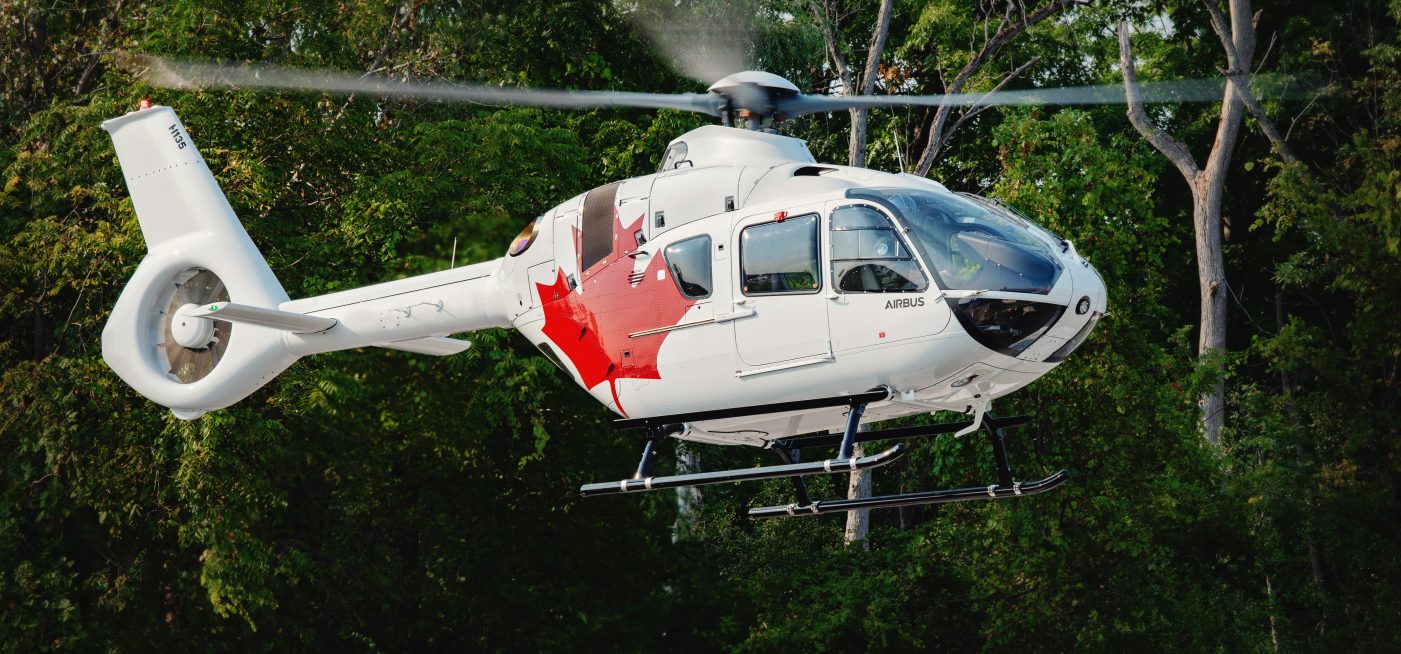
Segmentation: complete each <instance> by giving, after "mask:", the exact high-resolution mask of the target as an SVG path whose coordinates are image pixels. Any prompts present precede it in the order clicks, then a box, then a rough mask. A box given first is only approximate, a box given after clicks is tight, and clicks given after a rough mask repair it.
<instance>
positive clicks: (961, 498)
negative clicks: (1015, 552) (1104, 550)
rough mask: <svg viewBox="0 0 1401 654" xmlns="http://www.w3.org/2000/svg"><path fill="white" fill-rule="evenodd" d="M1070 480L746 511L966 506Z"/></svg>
mask: <svg viewBox="0 0 1401 654" xmlns="http://www.w3.org/2000/svg"><path fill="white" fill-rule="evenodd" d="M1068 479H1070V472H1069V471H1066V470H1062V471H1060V472H1057V473H1056V474H1054V475H1051V476H1050V477H1047V478H1045V479H1041V480H1038V481H1028V482H1013V483H1012V484H1010V485H997V484H994V485H992V486H974V487H971V488H946V489H943V490H932V491H924V492H922V493H904V494H901V495H882V496H880V497H868V498H862V499H855V500H822V501H818V502H813V503H811V504H808V505H798V504H787V505H783V506H766V507H762V508H755V509H750V510H749V517H751V518H788V517H795V516H808V515H823V514H826V513H845V512H847V511H855V510H857V509H889V508H894V507H901V506H918V505H922V504H947V503H950V502H969V501H973V500H996V499H1009V498H1013V497H1021V496H1024V495H1036V494H1038V493H1044V492H1046V491H1049V490H1053V489H1055V488H1056V487H1058V486H1060V485H1061V484H1064V483H1065V482H1066V481H1067V480H1068Z"/></svg>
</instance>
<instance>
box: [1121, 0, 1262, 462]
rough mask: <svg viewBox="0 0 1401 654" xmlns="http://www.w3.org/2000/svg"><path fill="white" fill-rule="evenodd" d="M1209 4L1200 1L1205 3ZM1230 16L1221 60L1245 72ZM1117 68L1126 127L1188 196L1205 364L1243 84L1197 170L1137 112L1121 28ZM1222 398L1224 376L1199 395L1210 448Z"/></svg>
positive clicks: (1236, 19)
mask: <svg viewBox="0 0 1401 654" xmlns="http://www.w3.org/2000/svg"><path fill="white" fill-rule="evenodd" d="M1213 1H1214V0H1206V2H1208V3H1210V2H1213ZM1213 9H1214V7H1213ZM1217 13H1219V11H1218V12H1217ZM1230 13H1231V27H1230V31H1231V33H1230V34H1229V35H1226V34H1224V26H1219V27H1218V31H1222V36H1221V40H1222V43H1223V47H1225V48H1226V58H1227V60H1228V62H1231V63H1232V64H1235V65H1240V66H1249V62H1250V60H1251V58H1252V57H1253V56H1254V54H1255V26H1254V22H1253V18H1252V17H1251V15H1250V2H1249V0H1231V2H1230ZM1217 22H1218V23H1220V22H1221V21H1217ZM1119 66H1120V68H1121V69H1122V70H1123V72H1124V91H1125V95H1126V96H1127V100H1128V115H1129V122H1131V123H1133V126H1134V128H1135V129H1137V130H1138V132H1139V133H1140V134H1142V135H1143V137H1144V139H1146V140H1147V141H1148V142H1149V143H1150V144H1152V145H1153V147H1154V148H1156V149H1157V150H1158V151H1159V152H1161V153H1162V154H1163V156H1164V157H1167V159H1168V161H1171V162H1172V163H1173V165H1175V166H1176V167H1177V169H1178V171H1179V172H1180V173H1182V177H1183V178H1184V179H1186V181H1187V186H1188V188H1190V189H1191V191H1192V227H1193V230H1194V231H1195V233H1196V250H1197V282H1198V291H1199V298H1200V300H1201V315H1200V318H1199V329H1198V338H1197V354H1198V356H1199V357H1201V358H1205V359H1208V360H1211V359H1214V358H1215V357H1216V356H1217V355H1219V354H1220V353H1221V352H1224V351H1225V350H1226V290H1227V287H1226V264H1225V261H1224V258H1223V256H1222V252H1221V229H1222V220H1221V203H1222V198H1223V196H1224V195H1225V189H1226V172H1227V169H1228V168H1229V167H1230V165H1231V154H1232V153H1233V151H1234V150H1235V146H1236V140H1237V138H1238V137H1239V135H1240V124H1241V119H1242V117H1243V115H1244V114H1245V105H1244V102H1242V97H1243V96H1245V95H1248V93H1246V92H1243V91H1241V90H1238V89H1237V88H1236V85H1237V84H1239V83H1241V80H1243V79H1244V78H1242V77H1239V76H1230V75H1228V76H1227V79H1226V91H1225V94H1224V96H1223V97H1222V98H1221V119H1220V120H1219V121H1218V122H1217V125H1216V140H1215V142H1214V143H1212V146H1211V153H1210V154H1209V155H1207V161H1206V166H1205V167H1204V168H1199V167H1198V166H1197V162H1196V160H1195V159H1193V157H1192V154H1191V152H1190V151H1189V150H1188V149H1187V146H1185V145H1183V144H1182V143H1181V142H1180V141H1178V140H1177V139H1175V138H1173V137H1172V136H1171V135H1170V134H1168V133H1167V132H1165V131H1163V130H1162V129H1161V128H1159V127H1158V126H1157V125H1154V124H1153V122H1152V120H1150V119H1149V117H1148V112H1147V111H1146V110H1144V108H1143V102H1142V100H1141V98H1140V96H1139V90H1138V76H1137V73H1136V72H1135V70H1134V63H1133V52H1132V49H1131V46H1130V43H1129V30H1128V24H1127V23H1120V24H1119ZM1212 365H1220V362H1219V361H1216V362H1213V363H1212ZM1225 398H1226V383H1225V375H1224V371H1221V374H1218V375H1217V377H1216V380H1215V381H1214V382H1213V383H1212V386H1211V388H1209V389H1207V391H1206V392H1204V393H1202V396H1201V398H1200V399H1199V403H1200V406H1201V410H1202V433H1203V435H1204V436H1205V437H1206V440H1207V441H1208V442H1210V443H1212V444H1213V445H1215V444H1219V443H1220V442H1221V430H1222V429H1223V428H1224V426H1225V409H1226V399H1225Z"/></svg>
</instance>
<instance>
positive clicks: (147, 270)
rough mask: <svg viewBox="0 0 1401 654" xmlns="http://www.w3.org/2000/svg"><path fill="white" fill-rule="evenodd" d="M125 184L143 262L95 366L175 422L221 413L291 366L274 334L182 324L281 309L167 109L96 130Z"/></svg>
mask: <svg viewBox="0 0 1401 654" xmlns="http://www.w3.org/2000/svg"><path fill="white" fill-rule="evenodd" d="M102 128H103V129H105V130H107V132H108V133H110V134H111V136H112V143H113V145H114V146H115V148H116V151H117V159H118V160H119V161H120V163H121V167H122V173H123V175H124V176H125V177H126V183H127V189H128V190H129V191H130V193H131V202H132V206H133V208H134V209H135V210H136V217H137V220H138V221H139V222H140V224H141V233H142V236H144V237H145V239H146V247H147V254H146V257H145V258H144V259H143V260H142V261H141V264H140V265H139V266H138V267H137V269H136V273H135V274H134V275H133V276H132V278H131V280H130V281H129V282H128V283H127V286H126V288H125V289H123V291H122V294H121V297H120V298H119V299H118V300H117V305H116V307H115V308H114V309H113V311H112V316H111V318H110V319H109V320H108V322H107V325H106V326H105V327H104V329H103V331H102V356H103V358H104V359H106V361H107V363H108V365H110V366H111V367H112V369H113V370H114V371H116V373H117V374H118V375H119V376H121V378H122V379H123V380H125V381H126V382H127V383H128V384H130V385H131V386H132V387H133V388H135V389H136V390H137V391H138V392H140V393H141V394H142V395H145V396H146V397H148V398H150V399H152V400H154V401H155V402H157V403H159V404H163V405H165V406H167V407H170V408H171V409H172V410H173V411H174V412H175V413H176V415H178V416H180V417H182V418H193V417H196V416H198V415H200V414H202V413H204V412H205V411H207V410H210V409H216V408H222V407H225V406H228V405H230V404H232V403H234V402H236V401H238V400H239V399H241V398H243V397H245V396H246V395H248V394H249V393H251V392H253V391H254V390H256V389H257V388H258V387H260V386H262V385H263V384H264V383H266V382H267V381H268V380H269V379H271V378H272V377H273V376H275V375H276V374H277V373H279V372H281V371H282V370H283V369H284V368H286V367H287V366H288V365H290V364H291V363H292V361H294V360H295V358H296V357H295V355H293V354H291V353H290V352H289V351H288V350H287V348H286V346H285V345H284V344H283V343H282V341H281V338H280V335H279V332H278V331H277V330H275V329H266V328H260V327H255V326H248V325H238V326H237V327H235V326H234V325H233V324H232V323H230V322H227V321H220V320H208V319H203V318H198V317H195V316H191V315H189V314H190V312H192V311H194V310H195V309H196V308H198V307H201V306H206V305H209V304H211V303H214V302H219V301H235V302H240V303H244V304H248V305H253V306H261V307H276V306H278V305H280V304H281V303H283V302H286V301H287V299H288V298H287V292H286V291H285V290H283V288H282V284H281V283H279V282H278V281H277V278H276V277H275V276H274V275H273V272H272V270H271V269H270V268H269V267H268V265H267V262H266V261H265V260H264V259H263V256H262V254H261V253H259V252H258V249H257V247H255V246H254V245H253V241H252V240H251V239H249V238H248V234H247V232H245V231H244V230H243V226H242V225H241V224H239V222H238V217H237V216H235V215H234V212H233V209H232V208H231V207H230V206H229V202H228V200H227V199H226V198H225V197H224V194H223V192H222V191H221V190H220V189H219V184H218V183H217V182H216V181H215V180H214V176H213V174H211V173H210V171H209V166H208V165H206V164H205V162H204V158H203V157H201V156H200V153H199V150H198V149H197V148H195V144H194V141H193V140H191V139H190V135H189V133H188V132H186V131H185V126H184V125H183V124H182V123H181V122H180V119H179V117H177V116H176V115H175V112H174V111H173V110H171V108H170V107H162V106H153V107H150V108H149V109H142V110H139V111H134V112H131V113H129V114H126V115H125V116H121V117H118V118H114V119H112V120H109V121H106V122H104V123H103V124H102Z"/></svg>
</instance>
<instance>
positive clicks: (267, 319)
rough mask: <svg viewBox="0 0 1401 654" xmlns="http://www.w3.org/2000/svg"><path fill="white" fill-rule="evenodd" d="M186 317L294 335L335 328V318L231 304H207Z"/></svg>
mask: <svg viewBox="0 0 1401 654" xmlns="http://www.w3.org/2000/svg"><path fill="white" fill-rule="evenodd" d="M188 315H190V316H194V317H196V318H213V319H218V320H227V321H229V322H232V323H243V324H248V325H257V326H259V327H271V328H273V329H281V330H283V331H289V332H292V333H294V334H307V333H312V332H324V331H326V330H328V329H330V328H332V327H335V326H336V319H335V318H322V317H320V316H308V315H306V314H304V313H292V312H290V311H278V310H277V309H264V308H262V307H254V306H249V305H247V304H236V303H233V302H215V303H213V304H208V305H205V306H202V307H200V308H198V309H195V310H193V311H190V312H189V313H188Z"/></svg>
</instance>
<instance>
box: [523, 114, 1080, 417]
mask: <svg viewBox="0 0 1401 654" xmlns="http://www.w3.org/2000/svg"><path fill="white" fill-rule="evenodd" d="M663 168H664V170H663V171H662V172H659V173H657V174H654V175H647V176H643V177H637V178H632V179H628V180H625V181H622V182H617V183H614V184H609V185H606V186H603V187H599V188H597V189H594V190H592V191H589V192H588V193H585V194H581V195H579V196H577V197H574V198H572V199H570V200H568V201H567V202H564V203H562V204H560V205H559V206H556V207H554V208H553V209H551V210H549V211H547V212H545V213H543V214H542V215H541V216H540V217H539V218H537V219H536V220H535V221H534V222H533V223H532V224H531V225H530V226H529V227H528V228H527V229H526V231H525V232H522V234H521V236H520V237H518V238H517V240H516V242H515V243H513V244H512V246H511V250H510V252H509V253H508V256H507V257H505V258H504V259H503V260H502V263H501V268H500V269H499V271H498V272H497V274H496V278H497V280H499V281H498V283H499V284H501V285H502V287H501V288H499V289H498V291H497V293H498V297H500V298H502V302H503V303H504V305H506V306H507V307H509V309H508V310H507V312H508V314H509V316H508V317H509V320H510V323H511V324H512V325H513V326H514V327H515V328H516V329H517V330H519V331H520V332H521V333H522V334H523V335H524V336H525V337H526V338H527V339H529V340H530V341H531V342H532V343H533V344H535V345H536V346H537V347H538V348H539V349H540V350H541V351H542V352H543V353H544V354H545V356H547V357H548V358H549V359H551V360H552V361H553V362H555V363H556V364H557V365H559V367H560V368H561V369H563V370H564V371H565V372H567V373H568V374H569V375H571V376H572V377H573V379H574V380H575V381H576V382H578V383H579V384H580V386H582V387H583V388H585V389H586V390H588V392H589V393H591V394H592V395H593V396H594V397H595V398H596V399H597V400H598V401H600V402H602V403H604V404H606V405H607V406H608V407H609V408H610V409H612V410H614V411H616V412H617V413H619V414H620V415H623V416H626V417H634V418H636V417H648V416H657V415H671V414H684V413H692V412H700V411H706V410H713V409H717V408H721V407H732V406H742V405H758V404H768V403H779V402H784V401H792V400H801V399H806V398H812V397H825V396H836V395H841V394H846V393H853V392H860V391H864V390H867V389H870V388H873V387H878V386H886V387H889V388H891V389H893V390H894V392H895V394H894V396H893V397H892V398H891V400H890V401H889V402H885V403H877V404H873V405H871V407H869V408H868V409H867V413H866V416H865V418H864V419H865V420H866V421H875V420H883V419H888V418H894V417H899V416H904V415H910V414H915V413H928V412H931V411H937V410H955V411H967V410H971V409H976V408H977V407H979V406H986V403H987V402H989V401H991V400H992V399H995V398H998V397H1001V396H1003V395H1006V394H1008V393H1010V392H1012V391H1015V390H1017V389H1019V388H1021V387H1023V386H1025V385H1027V384H1029V383H1030V382H1032V381H1034V380H1035V379H1037V378H1038V377H1040V376H1041V375H1043V374H1045V373H1047V372H1049V371H1050V370H1051V369H1052V368H1054V367H1055V366H1056V365H1057V363H1059V362H1060V361H1061V360H1063V359H1064V357H1065V355H1068V354H1069V351H1070V350H1073V349H1074V348H1075V347H1076V346H1078V345H1079V343H1080V342H1081V341H1083V340H1084V338H1085V336H1087V335H1088V333H1089V331H1090V330H1091V329H1092V328H1093V325H1094V321H1095V320H1097V319H1098V317H1099V316H1101V315H1102V314H1103V313H1104V311H1105V306H1106V300H1107V299H1106V296H1105V288H1104V284H1103V282H1102V280H1101V279H1100V277H1099V275H1098V274H1097V273H1096V272H1095V271H1094V269H1093V268H1092V267H1091V266H1090V264H1089V263H1088V262H1087V261H1085V260H1084V259H1083V258H1082V257H1081V256H1080V255H1079V254H1078V253H1077V252H1076V251H1075V250H1074V248H1073V246H1072V245H1071V244H1070V243H1069V242H1067V241H1065V240H1063V239H1060V238H1058V237H1056V236H1054V235H1052V234H1050V233H1049V232H1047V231H1046V230H1044V229H1042V228H1040V227H1039V226H1037V225H1035V224H1034V223H1032V222H1031V221H1029V220H1027V219H1025V218H1024V217H1022V216H1020V215H1018V214H1015V213H1014V212H1012V211H1011V210H1009V209H1008V208H1006V207H1003V206H999V205H997V204H994V203H991V202H989V201H986V200H983V199H981V198H976V197H974V196H966V195H960V194H954V193H951V192H949V191H948V190H947V189H946V188H944V187H943V186H942V185H939V184H938V183H936V182H932V181H930V180H927V179H924V178H918V177H914V176H910V175H894V174H888V173H882V172H877V171H872V170H869V169H863V168H850V167H845V166H836V165H829V164H817V163H815V161H814V160H813V158H812V156H811V155H810V154H809V153H808V151H807V148H806V146H805V145H804V144H803V143H802V141H799V140H797V139H793V138H790V137H785V136H779V135H776V134H768V133H762V132H753V131H743V130H736V129H732V128H724V127H703V128H700V129H698V130H694V131H692V132H690V133H688V134H686V135H684V136H682V137H680V138H678V139H676V140H675V141H673V142H672V145H671V147H670V148H669V149H668V152H667V155H666V157H664V160H663ZM841 414H842V409H840V408H836V409H831V410H825V411H807V412H801V413H796V412H795V413H791V414H788V413H780V414H770V415H765V416H757V417H755V416H750V417H745V418H736V419H729V420H714V421H708V422H699V423H694V424H691V425H689V429H688V430H687V432H686V433H685V434H683V435H682V436H681V437H682V438H687V439H691V440H697V441H702V442H715V443H724V444H751V445H763V444H766V443H767V442H769V441H771V440H772V439H775V438H781V437H785V436H791V435H793V434H799V433H807V432H815V431H824V430H828V429H832V428H837V427H840V425H841V422H842V418H841Z"/></svg>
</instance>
